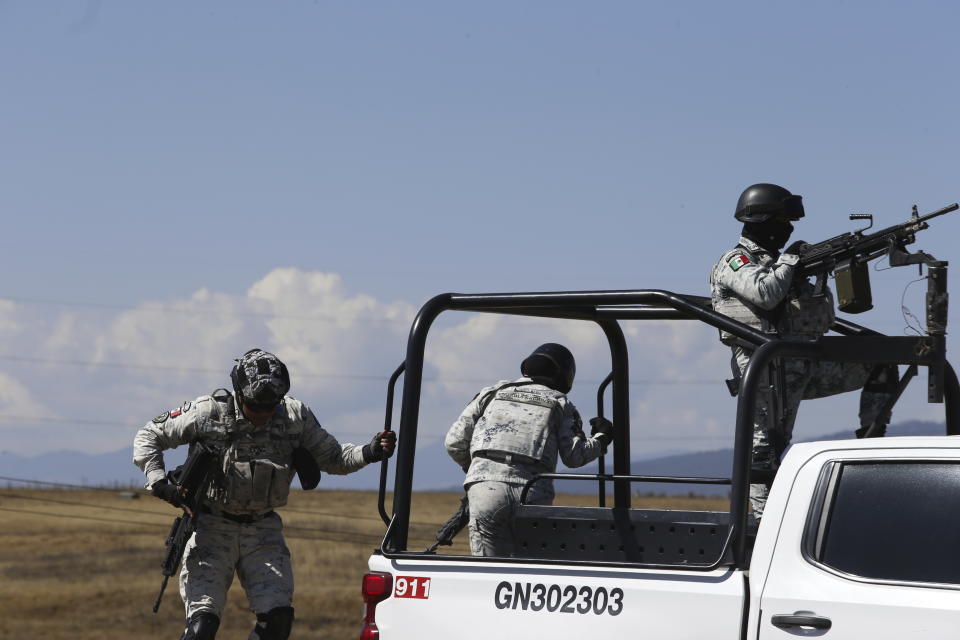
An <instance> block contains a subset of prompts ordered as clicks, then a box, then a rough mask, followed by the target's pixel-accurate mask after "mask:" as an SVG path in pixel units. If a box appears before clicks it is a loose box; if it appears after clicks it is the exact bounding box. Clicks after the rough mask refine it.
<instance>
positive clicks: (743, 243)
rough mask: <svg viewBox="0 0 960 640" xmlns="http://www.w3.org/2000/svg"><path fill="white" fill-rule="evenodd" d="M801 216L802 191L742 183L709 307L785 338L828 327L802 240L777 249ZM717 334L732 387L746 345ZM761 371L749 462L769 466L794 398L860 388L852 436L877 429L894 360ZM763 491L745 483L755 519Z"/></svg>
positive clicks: (782, 443)
mask: <svg viewBox="0 0 960 640" xmlns="http://www.w3.org/2000/svg"><path fill="white" fill-rule="evenodd" d="M803 215H804V211H803V203H802V199H801V196H799V195H794V194H792V193H790V192H789V191H788V190H787V189H785V188H783V187H781V186H778V185H775V184H765V183H764V184H755V185H752V186H750V187H747V189H746V190H744V192H743V193H742V194H741V195H740V199H739V201H738V202H737V208H736V212H735V215H734V217H735V218H736V219H737V220H738V221H740V222H742V223H743V231H742V233H741V237H740V240H739V243H738V244H737V245H736V246H735V247H734V248H733V249H731V250H729V251H727V252H726V253H724V254H723V256H722V257H721V258H720V260H719V261H718V262H717V263H716V265H715V266H714V267H713V270H712V272H711V274H710V287H711V295H712V301H713V308H714V309H715V310H716V311H719V312H720V313H723V314H725V315H728V316H730V317H732V318H734V319H736V320H739V321H740V322H743V323H744V324H747V325H749V326H751V327H754V328H756V329H759V330H761V331H764V332H768V333H774V334H777V335H778V336H779V337H781V338H785V339H788V340H801V341H802V340H818V339H819V338H820V337H821V336H822V335H824V334H825V333H826V332H827V331H828V330H829V329H830V327H831V326H832V325H833V323H834V320H835V316H834V308H833V296H832V295H831V293H830V291H829V289H827V288H825V287H818V288H815V287H814V285H812V284H810V283H809V282H808V281H807V279H806V277H805V276H807V275H811V274H812V273H814V272H813V271H801V270H800V267H799V264H798V263H801V261H802V258H801V256H800V254H801V253H802V252H803V248H804V247H805V246H806V243H804V242H802V241H798V242H794V243H792V244H791V245H790V246H789V247H787V248H786V249H785V250H783V252H782V253H781V249H782V248H783V247H784V245H786V243H787V241H788V240H789V238H790V234H791V233H792V232H793V224H792V222H795V221H797V220H799V219H800V218H802V217H803ZM823 264H824V265H826V266H825V267H824V268H830V267H831V266H832V265H828V264H827V263H826V262H824V263H823ZM817 289H819V290H817ZM720 338H721V340H722V341H723V342H724V344H727V345H729V346H730V347H731V348H732V350H733V358H732V361H731V368H732V370H733V374H734V379H733V380H732V381H730V382H729V383H728V384H730V387H731V392H732V393H736V386H737V384H738V382H739V379H740V376H741V374H742V373H743V370H744V368H745V367H746V365H747V362H748V361H749V359H750V354H751V353H752V347H751V345H747V344H744V343H738V341H737V340H736V338H735V336H733V335H731V334H729V333H726V332H722V333H721V336H720ZM767 375H768V379H767V380H766V382H765V383H762V385H761V388H762V390H763V391H762V392H761V393H760V394H758V397H757V407H756V413H755V416H754V435H753V465H754V469H760V470H765V471H771V472H772V471H775V470H776V468H777V466H778V464H779V460H780V456H781V455H782V454H783V451H784V450H785V449H786V447H787V445H788V444H789V443H790V440H791V437H792V435H793V425H794V422H795V421H796V417H797V409H798V408H799V406H800V401H801V400H805V399H812V398H822V397H825V396H829V395H834V394H837V393H843V392H845V391H854V390H856V389H862V390H863V391H862V393H861V396H860V430H859V431H858V435H862V434H863V433H864V431H865V430H866V429H869V428H871V426H872V425H874V423H876V424H878V425H879V429H880V431H882V430H883V429H884V428H885V425H886V424H887V423H888V422H889V419H890V416H889V414H888V413H887V411H886V407H887V406H888V404H889V400H890V398H891V396H892V395H893V394H894V393H896V388H897V382H898V379H899V372H898V370H897V367H896V365H889V366H880V367H871V366H868V365H863V364H858V363H840V362H814V361H810V360H800V359H784V360H782V361H780V362H777V363H776V364H774V365H772V366H771V367H770V370H769V371H768V372H767ZM873 428H874V429H876V428H877V427H873ZM768 491H769V489H768V486H767V484H766V483H755V484H752V485H751V486H750V502H751V505H752V508H753V512H754V515H755V516H756V517H757V518H759V517H760V516H761V515H762V514H763V507H764V505H765V503H766V499H767V493H768Z"/></svg>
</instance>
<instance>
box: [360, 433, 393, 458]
mask: <svg viewBox="0 0 960 640" xmlns="http://www.w3.org/2000/svg"><path fill="white" fill-rule="evenodd" d="M396 446H397V434H396V433H394V432H393V431H381V432H379V433H378V434H377V435H375V436H373V440H371V441H370V443H369V444H365V445H363V461H364V462H379V461H381V460H383V459H385V458H389V457H390V456H392V455H393V450H394V448H395V447H396Z"/></svg>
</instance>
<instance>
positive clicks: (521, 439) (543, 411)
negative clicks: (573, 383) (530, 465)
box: [470, 383, 564, 466]
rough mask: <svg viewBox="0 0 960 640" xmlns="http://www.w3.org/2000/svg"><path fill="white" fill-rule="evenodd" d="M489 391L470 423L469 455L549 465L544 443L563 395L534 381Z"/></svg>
mask: <svg viewBox="0 0 960 640" xmlns="http://www.w3.org/2000/svg"><path fill="white" fill-rule="evenodd" d="M492 394H493V395H492V398H491V399H490V401H489V403H488V404H487V405H486V408H485V409H484V410H483V414H482V415H481V416H480V419H479V420H477V424H476V425H474V428H473V438H472V439H471V440H470V454H471V455H472V456H476V455H478V454H481V455H482V454H484V453H491V452H492V453H498V454H509V455H511V456H521V457H522V458H525V459H527V461H528V462H529V461H533V462H539V463H541V464H544V465H547V466H549V465H550V463H551V461H550V460H549V459H548V458H549V456H548V455H546V452H547V442H548V440H549V438H550V435H551V430H552V429H556V427H557V426H558V425H559V421H560V420H561V418H562V415H563V409H562V407H561V405H560V398H563V397H564V394H562V393H560V392H559V391H555V390H553V389H549V388H547V387H544V386H542V385H535V383H526V384H524V385H521V386H517V385H515V384H509V385H504V386H502V387H500V388H499V389H496V390H495V391H493V392H492Z"/></svg>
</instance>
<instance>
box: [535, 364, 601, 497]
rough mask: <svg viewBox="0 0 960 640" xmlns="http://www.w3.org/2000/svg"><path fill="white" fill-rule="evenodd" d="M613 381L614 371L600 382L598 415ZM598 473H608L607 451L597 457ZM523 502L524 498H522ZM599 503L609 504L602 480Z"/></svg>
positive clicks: (598, 493) (598, 491)
mask: <svg viewBox="0 0 960 640" xmlns="http://www.w3.org/2000/svg"><path fill="white" fill-rule="evenodd" d="M611 382H613V371H611V372H610V373H609V374H607V377H606V378H604V379H603V382H601V383H600V386H599V387H598V388H597V417H598V418H602V417H603V395H604V393H605V392H606V390H607V387H608V386H609V385H610V383H611ZM597 473H599V474H600V475H601V476H602V475H606V473H607V452H606V451H604V452H603V453H601V454H600V457H599V458H597ZM521 502H523V500H522V499H521ZM597 503H598V504H599V506H601V507H605V506H607V483H606V482H601V483H600V485H599V486H598V487H597Z"/></svg>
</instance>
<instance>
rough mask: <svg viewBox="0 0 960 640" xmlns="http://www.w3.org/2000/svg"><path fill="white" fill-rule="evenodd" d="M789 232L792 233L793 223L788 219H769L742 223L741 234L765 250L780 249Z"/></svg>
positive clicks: (785, 241) (787, 238) (788, 237)
mask: <svg viewBox="0 0 960 640" xmlns="http://www.w3.org/2000/svg"><path fill="white" fill-rule="evenodd" d="M791 233H793V225H792V224H790V222H789V221H788V220H777V219H771V220H767V221H765V222H748V223H746V224H744V225H743V235H744V236H746V237H748V238H750V239H751V240H753V241H754V242H756V243H757V244H758V245H760V246H761V247H763V248H764V249H766V250H767V251H774V252H776V251H780V249H782V248H783V246H784V245H785V244H787V240H789V239H790V234H791Z"/></svg>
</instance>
